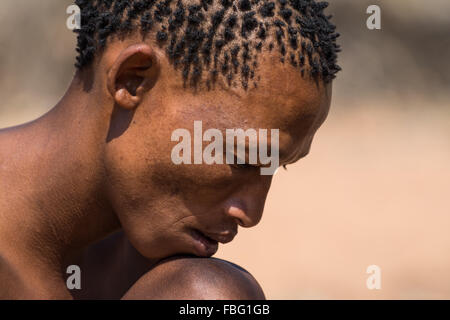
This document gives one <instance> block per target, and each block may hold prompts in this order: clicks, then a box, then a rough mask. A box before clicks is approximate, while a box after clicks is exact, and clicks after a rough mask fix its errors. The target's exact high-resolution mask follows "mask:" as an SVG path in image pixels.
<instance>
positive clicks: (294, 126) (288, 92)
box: [105, 55, 331, 258]
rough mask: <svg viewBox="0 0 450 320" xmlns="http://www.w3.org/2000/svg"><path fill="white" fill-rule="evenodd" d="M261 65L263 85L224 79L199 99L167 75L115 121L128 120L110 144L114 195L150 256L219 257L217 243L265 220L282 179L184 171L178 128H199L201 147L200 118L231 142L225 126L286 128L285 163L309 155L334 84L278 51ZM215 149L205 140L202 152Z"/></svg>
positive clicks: (128, 228) (236, 169)
mask: <svg viewBox="0 0 450 320" xmlns="http://www.w3.org/2000/svg"><path fill="white" fill-rule="evenodd" d="M261 59H262V60H260V63H259V65H260V67H259V68H258V73H257V74H258V75H259V76H260V77H261V78H260V81H258V87H257V88H253V84H252V83H251V82H250V85H249V90H247V91H245V90H243V89H241V88H240V86H239V83H237V84H238V86H237V88H235V89H228V88H227V87H226V86H222V85H221V84H220V83H217V84H216V90H212V91H201V92H197V93H194V92H193V91H192V90H184V89H183V88H182V85H180V84H179V77H177V76H176V75H175V74H171V73H170V72H169V71H167V72H166V73H164V72H162V77H161V79H160V80H159V81H158V83H156V85H155V86H154V88H153V89H152V90H151V92H149V94H148V95H147V96H146V98H145V100H144V102H143V103H142V104H141V105H140V106H139V107H138V108H137V109H136V110H135V111H134V113H130V114H128V115H126V116H125V117H118V119H119V120H114V119H113V120H112V121H113V122H114V121H116V122H119V124H112V125H115V126H119V127H120V126H121V124H120V123H121V122H124V120H123V118H127V119H128V121H125V122H126V125H125V127H126V128H125V129H123V130H122V133H121V134H120V135H119V136H116V137H115V138H113V139H111V140H110V141H109V142H108V146H107V150H106V158H105V167H106V170H107V176H108V181H107V184H108V186H107V187H108V196H109V198H110V200H111V202H112V204H113V208H114V210H115V211H116V213H117V215H118V217H119V220H120V222H121V224H122V226H123V229H124V231H125V233H126V234H127V236H128V238H129V240H130V241H131V243H132V244H133V245H134V246H135V248H136V249H137V250H138V251H139V252H140V253H141V254H142V255H144V256H146V257H148V258H164V257H168V256H171V255H174V254H194V255H197V256H211V255H213V254H214V253H215V252H216V250H217V241H219V242H224V243H225V242H229V241H231V240H232V239H233V237H234V235H235V234H236V233H237V228H238V225H241V226H243V227H252V226H254V225H256V224H257V223H258V222H259V221H260V219H261V216H262V212H263V209H264V203H265V200H266V196H267V193H268V191H269V188H270V184H271V181H272V178H273V176H270V175H261V172H260V168H258V167H255V166H248V165H247V166H237V165H233V164H211V165H208V164H205V163H204V162H203V163H202V164H179V165H176V164H175V163H174V162H173V160H172V157H171V155H172V149H173V147H174V146H175V145H177V144H178V141H176V142H173V141H172V139H171V137H172V133H173V132H174V131H175V130H177V129H187V130H188V131H190V133H191V137H192V141H191V143H192V145H193V144H194V141H193V140H194V121H202V127H203V132H205V131H206V130H208V129H219V130H220V131H221V132H222V134H223V137H224V141H225V137H226V129H235V128H241V129H244V130H246V129H250V128H252V129H255V130H256V131H258V130H259V129H267V130H268V132H270V129H279V150H280V151H279V164H280V166H282V165H287V164H290V163H294V162H296V161H297V160H299V159H300V158H302V157H304V156H305V155H306V154H307V153H308V151H309V148H310V145H311V142H312V139H313V135H314V133H315V132H316V130H317V129H318V128H319V127H320V125H321V124H322V123H323V121H324V120H325V118H326V116H327V114H328V110H329V105H330V99H331V85H324V84H323V83H322V81H321V80H319V81H317V82H316V81H314V80H312V79H307V78H302V77H301V76H300V74H299V71H298V69H295V68H293V67H292V66H291V65H290V64H288V63H286V64H282V63H281V62H279V60H278V59H279V58H277V57H276V56H275V55H274V56H272V55H267V56H266V55H264V56H262V58H261ZM163 67H164V65H163ZM169 68H170V66H167V68H166V70H170V69H169ZM163 70H164V69H163ZM172 79H176V80H172ZM122 126H123V124H122ZM269 142H270V139H269ZM209 143H210V142H203V149H204V148H205V147H206V146H207V145H208V144H209ZM268 148H269V150H270V145H269V146H268ZM224 150H225V148H224ZM247 151H248V150H247ZM247 156H248V154H247ZM223 159H224V162H225V155H224V157H223Z"/></svg>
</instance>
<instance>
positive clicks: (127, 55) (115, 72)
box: [107, 44, 159, 109]
mask: <svg viewBox="0 0 450 320" xmlns="http://www.w3.org/2000/svg"><path fill="white" fill-rule="evenodd" d="M158 75H159V62H158V60H157V58H156V55H155V54H154V52H153V50H152V48H150V46H148V45H147V44H138V45H133V46H130V47H128V48H126V49H125V50H123V51H122V52H121V54H120V55H119V57H118V58H117V59H116V60H115V62H114V64H113V65H112V66H111V68H110V69H109V71H108V75H107V86H108V91H109V93H110V94H111V96H112V97H113V99H114V101H115V102H116V104H117V105H118V106H120V107H122V108H125V109H134V108H136V107H137V106H138V105H139V104H140V103H141V102H142V100H143V98H144V95H145V93H146V92H148V91H149V90H150V89H151V88H152V87H153V86H154V84H155V82H156V79H157V77H158Z"/></svg>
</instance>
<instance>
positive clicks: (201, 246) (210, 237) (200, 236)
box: [190, 229, 237, 257]
mask: <svg viewBox="0 0 450 320" xmlns="http://www.w3.org/2000/svg"><path fill="white" fill-rule="evenodd" d="M236 233H237V232H233V231H225V232H221V233H209V232H208V233H207V232H202V231H200V230H197V229H191V230H190V234H191V236H192V238H193V239H194V243H195V248H196V251H197V253H198V255H200V256H205V257H210V256H212V255H214V254H215V253H216V252H217V250H218V248H219V242H220V243H223V244H225V243H228V242H230V241H232V240H233V238H234V237H235V236H236Z"/></svg>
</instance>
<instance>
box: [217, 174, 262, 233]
mask: <svg viewBox="0 0 450 320" xmlns="http://www.w3.org/2000/svg"><path fill="white" fill-rule="evenodd" d="M269 187H270V182H269V184H259V185H258V186H256V188H248V186H247V188H245V189H246V192H242V191H238V192H237V193H235V194H234V195H233V196H232V197H231V198H230V199H229V200H228V201H227V203H226V206H225V210H226V214H227V216H229V217H231V218H232V219H234V220H235V222H236V223H237V224H238V225H240V226H241V227H244V228H251V227H254V226H256V225H257V224H258V223H259V221H260V220H261V218H262V214H263V211H264V205H265V202H266V197H267V193H268V192H269Z"/></svg>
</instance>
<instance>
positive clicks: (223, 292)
mask: <svg viewBox="0 0 450 320" xmlns="http://www.w3.org/2000/svg"><path fill="white" fill-rule="evenodd" d="M123 299H125V300H127V299H145V300H165V299H167V300H179V299H180V300H181V299H188V300H264V299H265V296H264V293H263V290H262V289H261V287H260V285H259V284H258V282H257V281H256V280H255V278H254V277H253V276H252V275H251V274H250V273H249V272H247V271H246V270H244V269H243V268H241V267H239V266H238V265H235V264H233V263H231V262H228V261H225V260H221V259H216V258H196V257H186V256H183V257H173V258H170V259H166V260H164V261H162V262H160V263H159V264H158V265H157V266H155V267H154V268H152V270H150V271H149V272H147V273H146V274H145V275H144V276H142V277H141V278H140V279H139V280H138V281H137V282H136V283H135V284H134V285H133V286H132V287H131V289H130V290H129V291H128V292H127V293H126V294H125V295H124V297H123Z"/></svg>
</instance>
